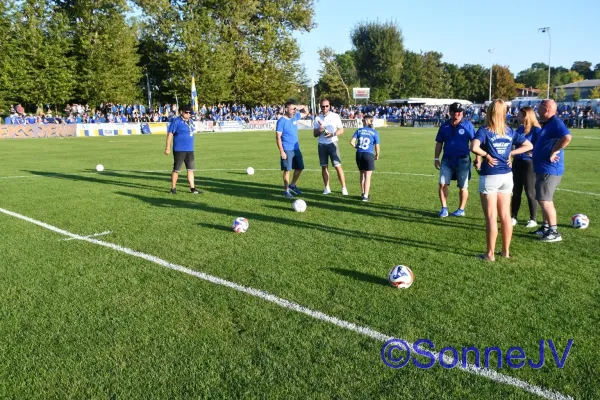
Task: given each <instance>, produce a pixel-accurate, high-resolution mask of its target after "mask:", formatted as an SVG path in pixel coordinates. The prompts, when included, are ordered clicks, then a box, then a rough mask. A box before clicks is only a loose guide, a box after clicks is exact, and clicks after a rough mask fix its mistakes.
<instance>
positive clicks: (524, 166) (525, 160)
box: [511, 107, 542, 228]
mask: <svg viewBox="0 0 600 400" xmlns="http://www.w3.org/2000/svg"><path fill="white" fill-rule="evenodd" d="M517 119H518V120H519V123H520V124H521V126H519V128H518V129H517V133H520V134H523V135H525V139H527V140H529V141H530V142H531V143H532V144H533V145H535V141H536V139H537V135H538V133H539V132H540V131H541V129H542V128H541V127H540V123H539V122H538V120H537V118H536V116H535V112H534V111H533V108H531V107H523V108H521V109H520V110H519V114H518V115H517ZM512 171H513V182H514V185H515V187H514V190H513V197H512V207H511V208H512V224H513V225H516V224H517V216H518V214H519V208H521V194H522V193H523V187H525V196H527V204H528V205H529V221H528V222H527V225H526V226H527V228H535V227H536V226H537V222H536V218H537V201H536V200H535V173H534V172H533V160H532V159H531V152H526V153H521V154H518V155H516V156H515V159H514V161H513V165H512Z"/></svg>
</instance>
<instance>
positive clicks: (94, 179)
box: [24, 170, 169, 193]
mask: <svg viewBox="0 0 600 400" xmlns="http://www.w3.org/2000/svg"><path fill="white" fill-rule="evenodd" d="M24 171H25V172H29V173H30V174H32V175H36V176H43V177H46V178H55V179H67V180H71V181H75V182H90V183H102V184H105V185H112V186H122V187H127V188H134V189H143V190H151V191H155V192H163V193H168V191H169V189H168V186H169V183H166V185H165V186H164V187H163V188H159V187H156V186H152V185H144V184H141V183H137V182H126V181H123V180H114V179H107V178H106V177H118V178H122V176H121V174H119V173H112V172H98V175H97V176H85V175H76V174H65V173H61V172H49V171H30V170H24ZM164 181H165V182H168V179H165V180H164Z"/></svg>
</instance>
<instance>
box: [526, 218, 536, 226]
mask: <svg viewBox="0 0 600 400" xmlns="http://www.w3.org/2000/svg"><path fill="white" fill-rule="evenodd" d="M525 226H526V227H527V228H535V227H536V226H537V222H535V221H534V220H532V219H530V220H529V222H527V225H525Z"/></svg>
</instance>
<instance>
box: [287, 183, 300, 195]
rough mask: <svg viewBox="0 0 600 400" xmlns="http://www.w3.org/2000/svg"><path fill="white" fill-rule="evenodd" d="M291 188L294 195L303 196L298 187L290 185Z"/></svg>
mask: <svg viewBox="0 0 600 400" xmlns="http://www.w3.org/2000/svg"><path fill="white" fill-rule="evenodd" d="M289 188H290V190H291V191H292V192H293V193H294V194H302V191H301V190H300V189H298V188H297V187H296V185H294V186H292V185H290V186H289Z"/></svg>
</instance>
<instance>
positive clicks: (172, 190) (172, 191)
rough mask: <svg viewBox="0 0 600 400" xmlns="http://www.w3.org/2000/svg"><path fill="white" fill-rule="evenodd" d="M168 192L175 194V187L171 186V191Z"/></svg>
mask: <svg viewBox="0 0 600 400" xmlns="http://www.w3.org/2000/svg"><path fill="white" fill-rule="evenodd" d="M169 193H171V194H177V189H175V188H173V189H171V191H170V192H169Z"/></svg>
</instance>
